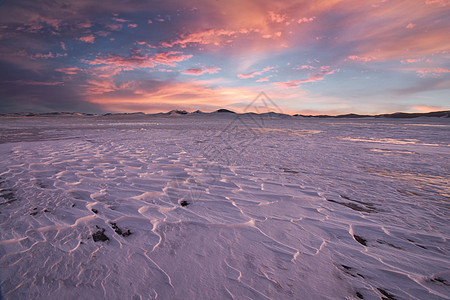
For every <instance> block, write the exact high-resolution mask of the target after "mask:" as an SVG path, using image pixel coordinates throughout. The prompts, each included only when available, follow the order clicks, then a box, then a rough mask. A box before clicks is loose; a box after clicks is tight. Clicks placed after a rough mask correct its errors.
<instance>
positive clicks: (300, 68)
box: [294, 65, 316, 70]
mask: <svg viewBox="0 0 450 300" xmlns="http://www.w3.org/2000/svg"><path fill="white" fill-rule="evenodd" d="M315 68H316V67H313V66H310V65H302V66H300V67H297V68H294V70H314V69H315Z"/></svg>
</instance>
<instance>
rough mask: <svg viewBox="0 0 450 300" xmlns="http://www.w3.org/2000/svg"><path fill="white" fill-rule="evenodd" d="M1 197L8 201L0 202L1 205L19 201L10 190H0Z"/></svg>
mask: <svg viewBox="0 0 450 300" xmlns="http://www.w3.org/2000/svg"><path fill="white" fill-rule="evenodd" d="M0 197H1V198H3V199H5V200H6V201H5V202H0V205H1V204H9V203H13V202H14V201H17V198H16V196H15V195H14V193H13V192H12V190H10V189H3V190H0Z"/></svg>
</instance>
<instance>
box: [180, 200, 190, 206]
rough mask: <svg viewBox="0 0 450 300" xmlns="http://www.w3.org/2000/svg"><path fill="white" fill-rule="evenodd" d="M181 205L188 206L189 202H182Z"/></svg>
mask: <svg viewBox="0 0 450 300" xmlns="http://www.w3.org/2000/svg"><path fill="white" fill-rule="evenodd" d="M180 205H181V206H188V205H189V202H187V201H186V200H182V201H180Z"/></svg>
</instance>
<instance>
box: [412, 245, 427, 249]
mask: <svg viewBox="0 0 450 300" xmlns="http://www.w3.org/2000/svg"><path fill="white" fill-rule="evenodd" d="M415 245H416V246H417V247H420V248H422V249H428V248H427V247H425V246H422V245H419V244H415Z"/></svg>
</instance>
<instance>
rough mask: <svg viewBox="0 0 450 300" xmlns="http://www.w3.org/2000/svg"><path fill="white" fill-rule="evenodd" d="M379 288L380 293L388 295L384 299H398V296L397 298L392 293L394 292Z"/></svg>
mask: <svg viewBox="0 0 450 300" xmlns="http://www.w3.org/2000/svg"><path fill="white" fill-rule="evenodd" d="M377 290H379V291H380V293H382V294H383V295H384V296H385V297H386V298H384V299H387V300H396V299H397V298H395V296H394V295H392V294H390V293H388V292H386V291H385V290H383V289H380V288H377Z"/></svg>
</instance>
